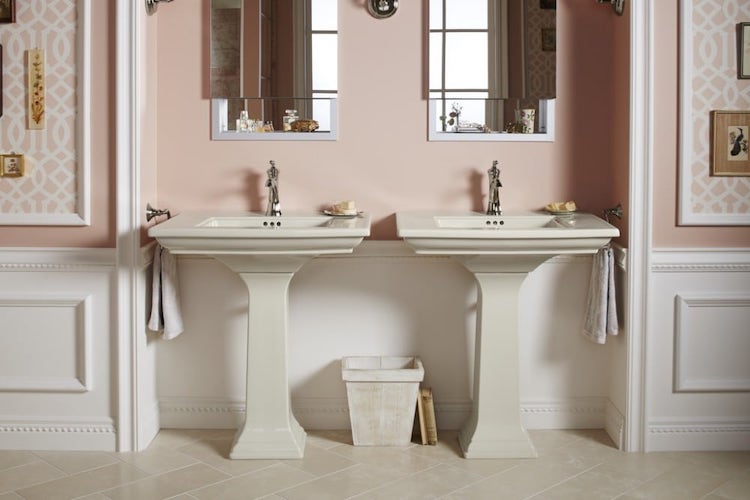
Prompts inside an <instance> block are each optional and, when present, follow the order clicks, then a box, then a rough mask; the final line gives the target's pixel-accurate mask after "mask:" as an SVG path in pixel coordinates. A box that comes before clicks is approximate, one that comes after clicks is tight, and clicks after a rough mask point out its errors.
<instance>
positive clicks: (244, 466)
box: [178, 439, 279, 476]
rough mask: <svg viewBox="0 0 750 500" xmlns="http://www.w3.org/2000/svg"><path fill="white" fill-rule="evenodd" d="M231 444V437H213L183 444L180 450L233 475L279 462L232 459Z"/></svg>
mask: <svg viewBox="0 0 750 500" xmlns="http://www.w3.org/2000/svg"><path fill="white" fill-rule="evenodd" d="M231 446H232V440H231V439H211V440H208V441H197V442H194V443H191V444H188V445H185V446H182V447H181V448H178V451H179V452H180V453H183V454H185V455H187V456H190V457H193V458H195V459H197V460H199V461H201V462H203V463H205V464H208V465H210V466H211V467H214V468H216V469H218V470H220V471H222V472H224V473H226V474H229V475H231V476H240V475H242V474H247V473H248V472H253V471H256V470H260V469H264V468H266V467H269V466H271V465H274V464H277V463H279V461H278V460H232V459H230V458H229V450H230V449H231Z"/></svg>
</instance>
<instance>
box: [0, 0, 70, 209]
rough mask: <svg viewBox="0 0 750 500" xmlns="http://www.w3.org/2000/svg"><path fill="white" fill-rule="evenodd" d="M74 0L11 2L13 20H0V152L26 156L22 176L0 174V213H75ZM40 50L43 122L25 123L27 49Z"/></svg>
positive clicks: (24, 0) (25, 0)
mask: <svg viewBox="0 0 750 500" xmlns="http://www.w3.org/2000/svg"><path fill="white" fill-rule="evenodd" d="M76 3H77V2H76V1H75V0H23V1H17V2H16V22H15V23H13V24H0V44H2V46H3V68H2V71H3V89H2V99H3V116H2V117H0V152H2V153H9V152H11V151H14V152H16V153H19V154H24V155H25V158H26V175H25V176H24V177H20V178H8V177H4V178H0V213H2V214H71V213H75V212H76V201H77V200H76V193H77V184H76V182H77V179H76V171H77V164H76V161H77V160H76V133H77V130H76V99H77V96H76V50H77V49H76V19H77V11H76ZM34 48H39V49H43V50H44V51H45V59H46V105H47V111H46V113H47V125H46V128H45V129H44V130H27V127H26V111H25V105H26V89H25V78H26V62H25V60H26V58H25V53H26V51H27V50H28V49H34Z"/></svg>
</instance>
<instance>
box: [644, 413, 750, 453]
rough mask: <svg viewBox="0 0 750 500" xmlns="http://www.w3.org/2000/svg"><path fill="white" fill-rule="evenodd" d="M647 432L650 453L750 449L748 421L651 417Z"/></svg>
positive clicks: (749, 425) (749, 422)
mask: <svg viewBox="0 0 750 500" xmlns="http://www.w3.org/2000/svg"><path fill="white" fill-rule="evenodd" d="M648 432H649V451H688V450H748V449H750V420H748V419H722V418H706V419H701V418H695V419H685V418H683V419H669V418H652V419H650V420H649V426H648Z"/></svg>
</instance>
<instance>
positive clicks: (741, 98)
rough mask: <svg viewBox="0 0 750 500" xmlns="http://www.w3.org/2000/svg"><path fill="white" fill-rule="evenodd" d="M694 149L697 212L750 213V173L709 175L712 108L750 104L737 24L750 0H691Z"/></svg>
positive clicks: (745, 17)
mask: <svg viewBox="0 0 750 500" xmlns="http://www.w3.org/2000/svg"><path fill="white" fill-rule="evenodd" d="M692 3H693V9H692V17H693V25H692V37H693V38H692V40H693V65H692V91H693V95H692V115H691V116H690V117H686V118H687V119H690V120H691V122H692V141H693V155H692V160H691V161H690V166H689V168H690V173H691V174H692V181H691V186H690V205H691V208H692V212H693V213H695V214H747V213H750V178H748V177H711V176H710V175H709V174H710V168H709V154H710V135H711V123H710V118H709V113H710V112H711V110H738V111H740V110H742V111H744V110H750V80H738V79H737V55H736V54H737V53H736V50H737V49H736V35H735V33H736V25H737V23H739V22H744V21H750V1H748V0H692Z"/></svg>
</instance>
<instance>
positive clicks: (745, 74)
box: [737, 23, 750, 80]
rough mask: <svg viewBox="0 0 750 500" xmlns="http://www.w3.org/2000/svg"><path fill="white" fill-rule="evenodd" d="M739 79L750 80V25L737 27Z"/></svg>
mask: <svg viewBox="0 0 750 500" xmlns="http://www.w3.org/2000/svg"><path fill="white" fill-rule="evenodd" d="M737 78H739V79H740V80H750V23H739V24H738V25H737Z"/></svg>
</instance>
